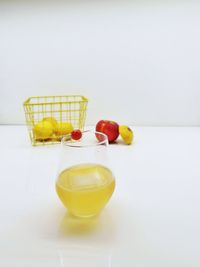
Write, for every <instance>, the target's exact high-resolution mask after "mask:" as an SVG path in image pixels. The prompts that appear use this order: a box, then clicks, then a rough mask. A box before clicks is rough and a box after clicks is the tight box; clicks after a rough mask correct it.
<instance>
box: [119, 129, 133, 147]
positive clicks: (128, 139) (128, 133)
mask: <svg viewBox="0 0 200 267" xmlns="http://www.w3.org/2000/svg"><path fill="white" fill-rule="evenodd" d="M119 133H120V136H121V137H122V139H123V141H124V142H125V144H127V145H130V144H131V143H132V141H133V138H134V134H133V131H132V130H131V129H130V128H129V127H128V126H126V125H120V126H119Z"/></svg>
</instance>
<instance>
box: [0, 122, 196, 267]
mask: <svg viewBox="0 0 200 267" xmlns="http://www.w3.org/2000/svg"><path fill="white" fill-rule="evenodd" d="M133 129H134V132H135V143H134V145H132V146H125V145H112V146H111V147H110V149H111V154H112V163H113V165H114V167H113V168H114V169H113V171H114V173H115V175H116V181H117V186H116V191H115V193H114V195H113V197H112V199H111V201H110V203H109V204H108V206H107V207H106V208H105V210H104V211H103V212H102V214H101V215H100V217H98V218H95V219H92V220H90V221H85V220H77V219H73V218H72V217H69V216H68V215H67V213H66V210H65V208H64V207H63V206H62V204H61V202H60V201H59V199H58V197H57V195H56V193H55V189H54V183H55V178H56V177H55V176H56V172H57V162H58V151H59V146H58V145H53V146H48V147H31V145H30V143H29V140H28V136H27V131H26V128H25V127H24V126H0V156H1V158H0V164H1V175H0V266H2V267H7V266H9V267H11V266H14V267H32V266H34V267H66V266H67V267H68V266H69V267H80V266H81V267H84V266H87V267H96V266H98V267H111V266H112V267H123V266H126V267H134V266H135V267H165V266H167V267H173V266H181V267H184V266H189V267H193V266H195V267H197V266H200V128H167V127H160V128H159V127H133Z"/></svg>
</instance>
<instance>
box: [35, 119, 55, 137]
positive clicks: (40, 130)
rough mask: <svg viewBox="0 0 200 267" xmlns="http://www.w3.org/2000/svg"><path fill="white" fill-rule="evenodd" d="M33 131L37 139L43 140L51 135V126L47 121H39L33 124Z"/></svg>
mask: <svg viewBox="0 0 200 267" xmlns="http://www.w3.org/2000/svg"><path fill="white" fill-rule="evenodd" d="M33 132H34V134H35V136H36V138H37V139H42V140H45V139H48V138H50V137H51V136H52V134H53V126H52V124H51V123H50V122H48V121H41V122H38V123H37V124H36V125H35V126H34V128H33Z"/></svg>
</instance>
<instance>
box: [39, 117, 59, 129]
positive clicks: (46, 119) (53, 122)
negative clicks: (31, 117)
mask: <svg viewBox="0 0 200 267" xmlns="http://www.w3.org/2000/svg"><path fill="white" fill-rule="evenodd" d="M42 121H48V122H50V123H51V124H52V126H53V130H54V131H55V130H56V127H57V125H58V122H57V120H56V119H55V118H53V117H46V118H44V119H43V120H42Z"/></svg>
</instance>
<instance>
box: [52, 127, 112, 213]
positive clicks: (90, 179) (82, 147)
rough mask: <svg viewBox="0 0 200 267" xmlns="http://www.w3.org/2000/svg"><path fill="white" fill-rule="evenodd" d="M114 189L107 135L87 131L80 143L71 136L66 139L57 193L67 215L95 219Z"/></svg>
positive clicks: (62, 148)
mask: <svg viewBox="0 0 200 267" xmlns="http://www.w3.org/2000/svg"><path fill="white" fill-rule="evenodd" d="M114 189H115V177H114V175H113V173H112V171H111V170H110V168H109V156H108V139H107V136H106V135H105V134H103V133H100V132H95V131H84V132H83V133H82V138H81V139H80V140H77V141H75V140H73V139H72V138H71V135H67V136H65V137H63V139H62V141H61V156H60V166H59V173H58V176H57V179H56V191H57V194H58V197H59V198H60V200H61V201H62V203H63V204H64V206H65V207H66V208H67V210H68V212H70V213H71V214H72V215H74V216H76V217H92V216H95V215H97V214H99V213H100V212H101V210H102V209H103V208H104V207H105V205H106V204H107V203H108V201H109V199H110V197H111V195H112V193H113V191H114Z"/></svg>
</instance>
